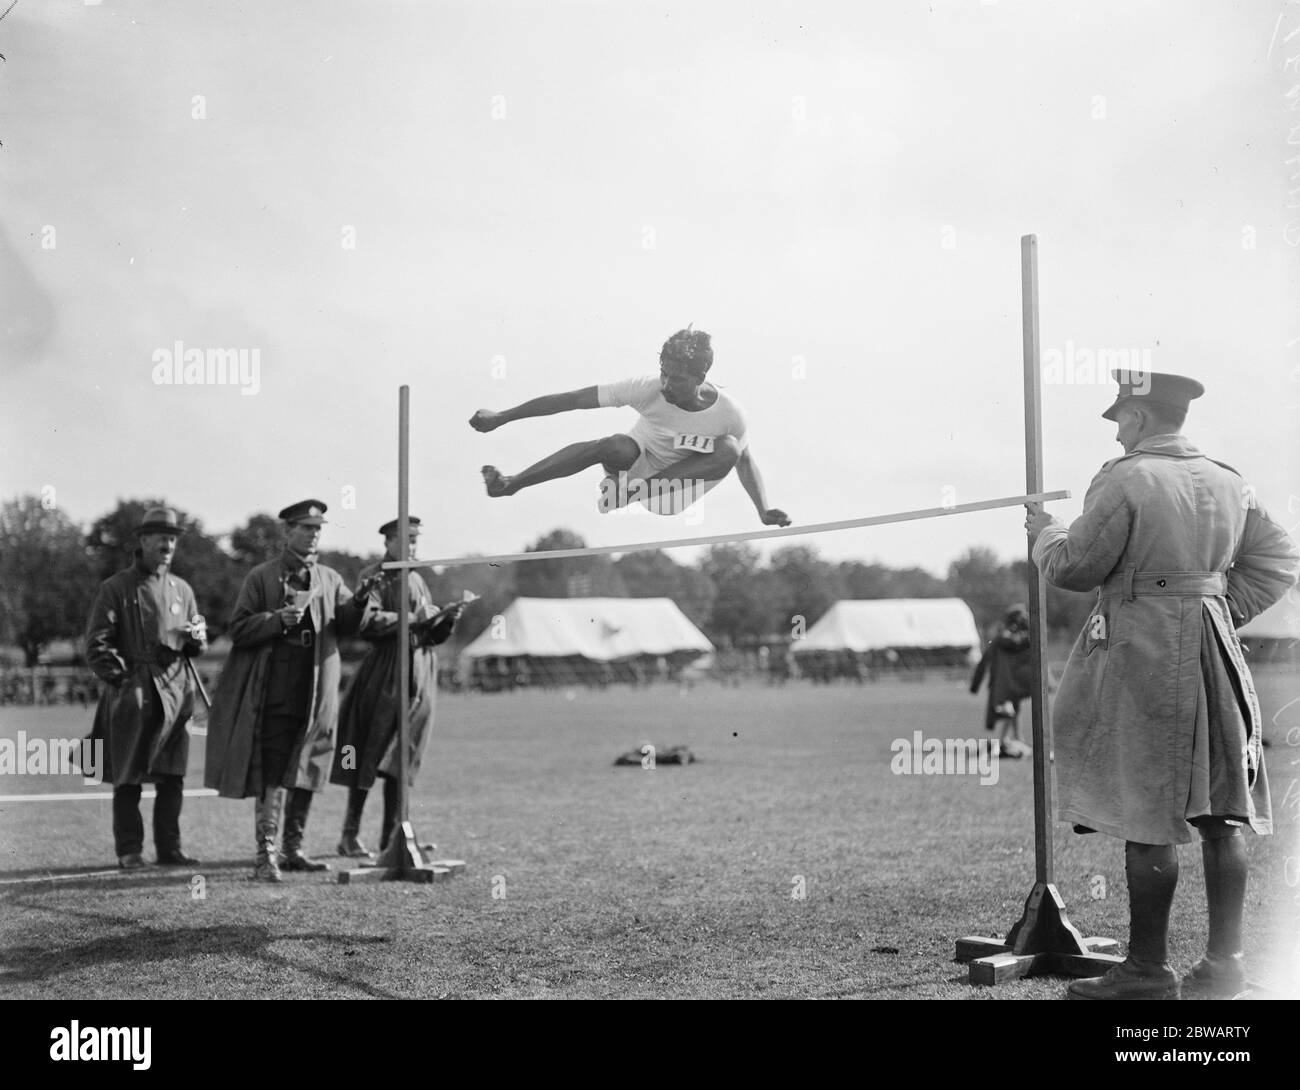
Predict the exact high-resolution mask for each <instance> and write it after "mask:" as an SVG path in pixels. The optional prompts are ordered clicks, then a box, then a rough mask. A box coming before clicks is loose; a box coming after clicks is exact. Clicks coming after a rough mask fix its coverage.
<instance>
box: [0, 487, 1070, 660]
mask: <svg viewBox="0 0 1300 1090" xmlns="http://www.w3.org/2000/svg"><path fill="white" fill-rule="evenodd" d="M164 504H165V501H163V500H161V499H153V498H150V499H131V500H120V501H119V502H118V504H117V506H116V507H115V508H114V509H113V510H112V511H110V512H109V513H108V514H106V515H103V516H101V517H100V518H98V519H96V520H95V522H94V523H93V524H91V526H90V528H89V529H88V530H86V529H83V528H82V527H80V526H78V525H77V524H76V523H75V522H73V521H72V520H71V519H70V518H69V517H68V516H67V515H66V514H65V513H64V512H63V511H61V510H59V509H57V508H53V509H51V508H47V507H46V506H44V505H43V504H42V502H41V500H40V499H39V498H38V497H35V496H24V497H21V498H19V499H17V500H12V501H9V502H6V503H5V504H4V505H3V507H0V642H3V643H6V644H10V645H16V646H18V647H19V648H21V649H22V652H23V655H24V658H25V659H26V662H27V665H29V666H34V665H36V663H37V662H38V661H39V659H40V656H41V653H42V651H43V650H44V649H45V648H46V647H48V646H49V644H50V643H51V642H53V641H54V640H59V639H71V638H75V637H78V636H80V635H81V633H82V631H83V628H84V625H85V621H86V617H87V615H88V614H89V611H90V603H91V598H92V597H93V595H94V591H95V588H96V586H97V585H98V584H99V582H100V581H101V580H103V579H106V578H108V577H109V576H110V575H112V574H113V573H114V572H117V571H120V570H121V569H122V568H124V567H126V566H127V565H129V564H130V562H131V556H132V550H133V549H134V546H135V538H134V535H133V532H132V531H133V528H134V527H135V526H137V525H138V524H139V523H140V521H141V518H142V517H143V515H144V512H145V511H146V510H147V509H148V508H150V507H154V506H159V505H164ZM165 505H166V506H171V507H173V508H175V505H174V504H165ZM176 510H177V511H178V514H179V517H180V519H181V521H182V524H183V525H184V526H185V528H186V532H185V535H184V537H183V538H182V539H181V545H180V548H179V549H178V550H177V555H176V560H175V563H174V565H173V570H174V571H175V572H176V574H177V575H179V576H181V577H182V578H183V579H185V580H187V581H188V582H189V583H190V584H191V585H192V586H193V587H194V593H195V595H196V597H197V598H198V602H199V608H200V609H201V610H202V611H203V613H204V616H205V617H207V620H208V625H209V628H210V629H211V630H212V631H213V632H214V633H218V634H219V633H220V632H221V631H223V630H224V628H225V626H226V624H227V621H228V619H229V616H230V613H231V610H232V609H233V607H234V603H235V599H236V596H237V595H238V593H239V588H240V586H241V584H242V582H243V579H244V577H245V575H246V574H247V573H248V571H249V570H250V569H251V568H252V567H253V566H254V565H256V564H259V563H261V562H262V561H264V560H268V559H270V558H271V557H273V556H275V555H277V554H278V552H279V550H280V546H281V540H282V536H281V526H280V522H279V520H278V519H276V518H274V517H273V516H271V515H269V514H256V515H253V516H252V517H251V518H250V519H249V520H248V522H247V524H246V525H244V526H241V527H239V528H237V529H236V530H234V531H233V532H232V533H231V534H229V535H228V536H214V535H212V534H209V533H208V532H207V531H206V530H205V529H204V527H203V525H202V523H201V521H200V520H198V519H197V518H194V517H193V516H191V515H190V514H188V513H187V512H185V511H184V510H182V509H179V508H176ZM585 544H586V543H585V542H584V541H583V540H582V538H581V537H579V536H578V535H576V534H574V533H572V532H571V531H569V530H554V531H552V532H551V533H549V534H546V535H545V536H543V537H541V538H539V539H538V540H537V541H536V542H534V543H533V544H532V545H531V546H530V547H529V548H528V550H527V551H530V552H537V551H545V550H551V549H569V548H582V547H583V546H584V545H585ZM375 559H378V555H377V554H376V555H375V556H372V557H360V556H355V555H353V554H351V553H346V552H337V551H324V552H322V553H321V556H320V560H321V562H322V563H325V564H328V565H329V566H330V567H333V568H335V569H337V570H338V571H339V572H340V573H341V574H342V575H343V577H344V578H345V579H346V580H347V581H348V583H349V584H350V585H351V584H355V582H356V579H357V575H358V572H359V571H360V570H361V568H362V566H363V565H364V564H366V563H368V562H369V561H370V560H375ZM425 576H426V578H427V579H428V581H429V584H430V588H431V589H432V591H433V594H434V597H435V599H437V600H439V601H443V602H446V601H450V600H452V599H454V598H458V597H459V596H460V594H461V592H462V591H464V590H466V589H468V590H472V591H473V592H474V593H476V594H478V595H479V596H480V597H481V599H482V601H481V602H480V603H479V604H478V605H477V606H476V607H475V608H474V609H472V610H469V611H468V612H467V613H466V616H465V619H464V621H463V622H462V624H461V626H460V629H459V631H458V634H457V635H458V640H457V642H467V641H469V640H471V639H473V638H474V637H475V636H477V635H478V634H479V633H480V632H481V631H482V630H483V629H484V628H486V627H487V625H488V624H489V623H490V621H491V619H492V617H493V616H494V615H495V614H497V613H500V612H501V611H502V610H504V609H505V607H506V606H507V605H508V604H509V603H510V602H511V601H512V600H513V599H514V598H516V597H521V596H524V597H538V598H563V597H585V596H603V597H615V598H618V597H634V598H646V597H665V598H671V599H672V600H673V601H675V602H676V603H677V604H678V606H679V607H680V608H681V609H682V611H683V612H684V613H685V614H686V615H687V616H688V617H690V619H691V620H692V621H694V622H695V624H697V625H698V626H699V627H700V628H701V629H703V630H704V632H705V633H706V634H707V635H708V636H709V638H710V639H712V640H713V641H714V642H715V643H717V644H719V645H721V646H727V645H733V646H752V645H754V644H757V643H766V642H773V641H779V640H782V639H785V638H788V637H789V636H790V634H791V631H792V629H793V628H794V627H795V624H796V619H797V618H802V623H803V625H804V626H805V627H806V626H811V625H812V624H814V623H816V621H817V619H818V618H819V617H821V615H822V614H823V613H825V612H826V610H827V609H828V608H829V607H830V606H831V604H832V603H834V602H836V601H838V600H839V599H841V598H941V597H958V598H962V599H964V600H965V601H966V602H967V603H968V604H969V605H970V607H971V609H972V611H973V612H974V613H975V617H976V620H977V622H978V623H979V625H980V627H981V629H982V630H987V629H989V628H990V627H991V626H992V625H993V624H995V623H996V621H997V620H998V618H999V617H1000V616H1001V614H1002V612H1003V611H1004V610H1005V609H1006V607H1007V606H1008V605H1009V604H1011V603H1012V602H1017V601H1024V600H1025V598H1026V596H1027V591H1028V582H1027V564H1026V562H1025V561H1023V560H1021V561H1016V562H1013V563H1011V564H1003V563H1001V562H1000V561H999V560H998V559H997V557H996V556H995V555H994V554H993V552H992V551H991V550H990V549H986V548H982V547H974V548H971V549H968V550H967V552H966V553H965V554H964V555H963V556H961V557H960V558H959V559H958V560H956V561H954V562H953V563H952V564H951V565H950V566H949V569H948V573H947V577H946V578H943V579H940V578H938V577H936V576H934V575H932V574H930V573H929V572H927V571H924V570H922V569H920V568H890V567H887V566H885V565H883V564H872V563H863V562H861V561H856V560H849V561H839V562H834V561H829V560H825V559H823V558H821V557H820V556H818V554H817V551H816V549H815V548H813V547H812V546H809V545H792V546H787V547H785V548H782V549H777V550H776V551H775V552H773V553H772V555H771V557H770V558H769V559H768V560H767V561H766V562H765V561H764V560H763V558H762V556H761V554H760V553H759V551H758V549H756V548H755V547H753V546H751V545H747V544H737V545H716V546H713V547H712V548H710V549H708V550H706V551H705V552H704V554H703V555H702V556H701V558H700V560H699V562H698V563H696V564H694V565H688V564H679V563H677V562H676V561H675V560H673V558H672V557H671V556H669V555H668V554H667V553H664V552H645V553H628V554H626V555H624V556H621V557H619V558H618V559H617V560H615V559H612V558H610V557H607V556H586V557H575V558H563V559H557V560H536V561H530V562H527V563H521V564H513V565H508V566H490V565H486V564H483V565H470V566H465V567H457V568H451V569H447V570H446V571H444V572H441V573H438V574H435V573H432V572H426V573H425ZM1091 602H1092V596H1091V595H1086V594H1071V593H1069V592H1064V591H1056V590H1055V588H1053V589H1052V590H1051V591H1050V592H1049V594H1048V626H1049V629H1051V630H1052V631H1053V634H1054V635H1058V636H1063V635H1066V634H1069V635H1072V634H1073V633H1074V632H1075V631H1077V630H1078V628H1079V626H1080V625H1081V624H1082V623H1083V618H1084V617H1085V616H1086V615H1087V612H1088V609H1089V608H1090V605H1091Z"/></svg>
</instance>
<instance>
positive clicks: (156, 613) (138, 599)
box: [86, 563, 198, 785]
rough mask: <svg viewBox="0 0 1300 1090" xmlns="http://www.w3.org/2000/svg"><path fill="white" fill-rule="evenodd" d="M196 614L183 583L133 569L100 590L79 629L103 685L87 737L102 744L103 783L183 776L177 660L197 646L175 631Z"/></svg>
mask: <svg viewBox="0 0 1300 1090" xmlns="http://www.w3.org/2000/svg"><path fill="white" fill-rule="evenodd" d="M160 605H161V611H160V610H159V606H160ZM197 612H198V607H197V605H196V604H195V601H194V591H193V590H191V589H190V585H189V584H188V583H187V582H185V580H184V579H182V578H181V577H180V576H178V575H172V574H171V573H170V572H167V573H165V574H163V575H157V574H155V573H152V572H148V571H145V570H143V569H142V568H141V567H140V565H139V564H138V563H137V564H133V565H132V566H131V567H129V568H127V569H126V570H124V571H120V572H118V573H117V574H116V575H114V576H112V577H111V578H109V579H106V580H104V582H103V583H101V584H100V585H99V590H98V591H97V592H96V594H95V601H94V604H93V605H92V606H91V609H90V620H89V622H88V624H87V626H86V662H87V664H88V665H89V666H90V668H91V670H93V671H94V672H95V676H96V677H98V678H99V679H100V680H101V681H103V682H105V686H104V690H103V692H102V693H101V694H100V697H99V703H98V704H97V705H96V706H95V722H94V727H93V728H92V730H91V738H92V739H99V740H102V741H103V743H104V767H103V770H102V772H103V778H104V782H105V783H112V784H115V785H117V784H133V783H156V782H157V778H158V777H159V776H183V775H185V770H186V767H187V765H188V764H189V754H190V735H189V731H188V730H186V725H187V724H188V723H189V721H190V717H191V716H192V715H193V713H194V689H193V683H192V682H191V681H190V677H189V671H188V669H187V668H186V666H185V662H184V660H183V658H182V657H181V654H180V652H181V651H182V649H184V648H186V647H187V646H188V647H189V648H190V649H192V650H193V649H194V648H195V646H196V645H194V643H193V641H192V640H190V639H189V637H188V634H187V633H185V632H183V631H182V630H181V629H182V626H183V625H188V624H189V622H190V619H191V618H192V617H193V616H194V615H195V614H196V613H197ZM150 690H152V692H150ZM87 771H89V770H88V769H87Z"/></svg>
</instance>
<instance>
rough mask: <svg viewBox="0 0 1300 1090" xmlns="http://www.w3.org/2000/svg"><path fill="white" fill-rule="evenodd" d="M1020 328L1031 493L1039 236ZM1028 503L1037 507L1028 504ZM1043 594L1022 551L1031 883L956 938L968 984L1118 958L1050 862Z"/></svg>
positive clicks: (1039, 457) (1037, 485) (1037, 448)
mask: <svg viewBox="0 0 1300 1090" xmlns="http://www.w3.org/2000/svg"><path fill="white" fill-rule="evenodd" d="M1020 298H1021V333H1022V347H1023V353H1024V380H1025V482H1026V484H1027V485H1028V487H1027V488H1026V491H1027V492H1028V493H1030V494H1031V495H1032V494H1034V493H1037V492H1041V491H1042V484H1043V381H1042V371H1041V360H1042V352H1041V348H1040V345H1039V337H1038V239H1037V238H1036V237H1035V236H1034V235H1025V236H1024V237H1023V238H1021V240H1020ZM1032 506H1033V507H1037V506H1039V505H1037V504H1034V505H1032ZM1046 631H1047V598H1046V595H1045V594H1044V593H1043V584H1042V578H1041V576H1040V575H1039V573H1038V566H1037V565H1036V564H1035V563H1034V556H1033V548H1032V546H1031V547H1030V549H1029V648H1030V651H1029V653H1030V662H1031V664H1032V677H1033V691H1032V694H1031V700H1032V702H1033V703H1032V707H1031V715H1032V717H1033V734H1034V879H1035V880H1034V888H1033V889H1032V890H1030V893H1029V897H1028V899H1027V900H1026V901H1025V908H1024V911H1023V912H1022V913H1021V916H1020V919H1019V920H1018V921H1016V923H1015V925H1014V926H1012V928H1011V930H1010V931H1008V932H1007V937H1006V938H1005V939H1002V940H1000V939H993V938H982V937H980V936H967V937H966V938H963V939H958V940H957V955H956V958H957V960H958V961H964V962H969V963H970V982H971V983H972V984H1000V983H1002V982H1003V981H1005V980H1015V979H1017V978H1019V977H1023V976H1036V975H1039V974H1042V973H1065V974H1068V975H1070V976H1100V975H1101V974H1102V973H1104V972H1105V971H1106V970H1107V969H1109V968H1110V967H1111V966H1112V965H1114V964H1115V963H1116V962H1118V961H1119V960H1120V959H1119V958H1118V957H1115V956H1113V955H1112V954H1107V953H1103V952H1102V951H1105V950H1113V949H1115V948H1116V945H1117V944H1116V943H1115V940H1114V939H1101V938H1089V939H1085V938H1084V937H1083V936H1082V935H1081V934H1080V933H1079V931H1078V929H1077V928H1076V927H1075V926H1074V925H1073V924H1072V923H1070V921H1069V918H1068V917H1067V916H1066V914H1065V902H1064V900H1062V898H1061V895H1060V893H1058V892H1057V889H1056V886H1055V884H1054V878H1053V859H1052V770H1051V768H1050V766H1049V764H1048V761H1049V759H1050V757H1051V751H1052V750H1051V747H1052V725H1051V718H1050V716H1049V715H1048V708H1047V664H1046V662H1045V661H1044V659H1043V634H1044V633H1045V632H1046Z"/></svg>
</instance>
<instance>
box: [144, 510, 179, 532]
mask: <svg viewBox="0 0 1300 1090" xmlns="http://www.w3.org/2000/svg"><path fill="white" fill-rule="evenodd" d="M135 533H137V534H181V533H184V530H183V529H182V527H181V524H180V520H179V519H177V517H176V512H175V511H173V510H172V509H171V508H170V507H151V508H149V510H148V511H146V512H145V513H144V518H143V519H141V520H140V525H139V526H137V527H136V528H135Z"/></svg>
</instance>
